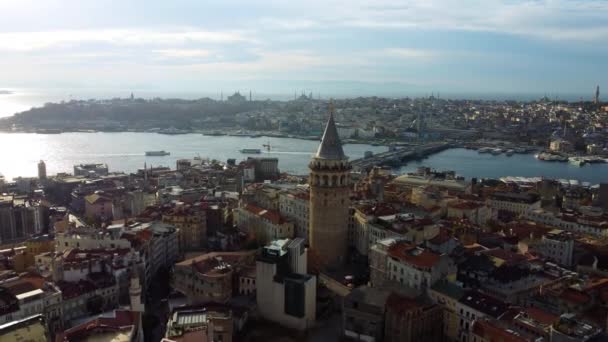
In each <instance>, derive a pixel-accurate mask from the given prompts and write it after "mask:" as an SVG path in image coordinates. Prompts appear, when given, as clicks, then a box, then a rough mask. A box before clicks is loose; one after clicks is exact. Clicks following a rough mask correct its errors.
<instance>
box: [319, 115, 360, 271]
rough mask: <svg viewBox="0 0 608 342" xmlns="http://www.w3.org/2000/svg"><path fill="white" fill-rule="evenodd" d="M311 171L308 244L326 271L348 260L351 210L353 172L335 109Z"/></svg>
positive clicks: (330, 116)
mask: <svg viewBox="0 0 608 342" xmlns="http://www.w3.org/2000/svg"><path fill="white" fill-rule="evenodd" d="M309 168H310V179H309V182H308V183H309V184H310V217H309V219H310V221H309V224H310V227H309V234H310V237H309V242H310V248H311V249H312V253H313V254H314V256H315V258H318V261H319V263H320V265H322V266H323V267H328V266H338V265H340V264H342V263H343V262H344V261H345V260H346V253H347V245H348V220H349V207H350V170H351V166H350V163H349V162H348V157H347V156H346V155H345V154H344V151H343V150H342V143H341V142H340V138H339V137H338V132H337V129H336V123H335V122H334V114H333V107H332V108H331V109H330V115H329V120H328V121H327V125H326V127H325V133H323V138H322V140H321V144H320V145H319V149H318V150H317V153H316V154H315V155H314V157H313V158H312V160H311V161H310V163H309Z"/></svg>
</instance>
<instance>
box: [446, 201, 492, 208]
mask: <svg viewBox="0 0 608 342" xmlns="http://www.w3.org/2000/svg"><path fill="white" fill-rule="evenodd" d="M448 206H449V207H450V208H454V209H460V210H473V209H478V208H481V207H483V206H484V204H483V203H480V202H471V201H457V202H453V203H450V204H448Z"/></svg>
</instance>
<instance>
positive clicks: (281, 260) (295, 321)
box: [256, 238, 317, 330]
mask: <svg viewBox="0 0 608 342" xmlns="http://www.w3.org/2000/svg"><path fill="white" fill-rule="evenodd" d="M307 257H308V253H307V249H306V247H305V246H304V239H301V238H296V239H293V240H290V239H284V240H275V241H272V242H271V243H270V244H269V245H267V246H264V247H263V248H262V251H261V253H260V255H259V256H258V258H257V262H256V286H257V291H256V302H257V306H258V310H259V311H260V314H261V316H262V317H264V318H265V319H267V320H270V321H273V322H276V323H278V324H280V325H282V326H285V327H289V328H292V329H297V330H307V329H310V328H311V327H312V326H313V325H314V323H315V319H316V300H317V295H316V293H317V280H316V277H315V276H314V275H310V274H307V273H306V269H307V265H306V264H307Z"/></svg>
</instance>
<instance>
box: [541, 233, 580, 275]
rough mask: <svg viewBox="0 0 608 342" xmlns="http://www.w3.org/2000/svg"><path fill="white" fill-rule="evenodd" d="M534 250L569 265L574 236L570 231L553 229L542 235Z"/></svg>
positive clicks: (559, 262) (561, 263) (570, 263)
mask: <svg viewBox="0 0 608 342" xmlns="http://www.w3.org/2000/svg"><path fill="white" fill-rule="evenodd" d="M535 251H537V252H538V253H540V254H542V255H543V256H545V257H547V258H549V259H550V260H552V261H555V262H557V263H558V264H560V265H563V266H566V267H571V266H572V255H573V253H574V236H573V235H572V233H570V232H566V231H563V230H559V229H554V230H552V231H550V232H548V233H547V234H544V235H543V237H542V238H541V241H540V243H539V244H538V245H537V246H535Z"/></svg>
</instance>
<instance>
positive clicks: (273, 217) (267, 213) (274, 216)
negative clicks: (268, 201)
mask: <svg viewBox="0 0 608 342" xmlns="http://www.w3.org/2000/svg"><path fill="white" fill-rule="evenodd" d="M245 210H247V211H249V212H250V213H252V214H255V215H258V216H260V217H263V218H265V219H266V220H268V221H270V222H272V223H274V224H283V223H285V222H286V221H285V219H284V218H283V217H282V216H281V214H279V212H278V211H276V210H271V209H263V208H260V207H258V206H255V205H253V204H247V205H246V206H245Z"/></svg>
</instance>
